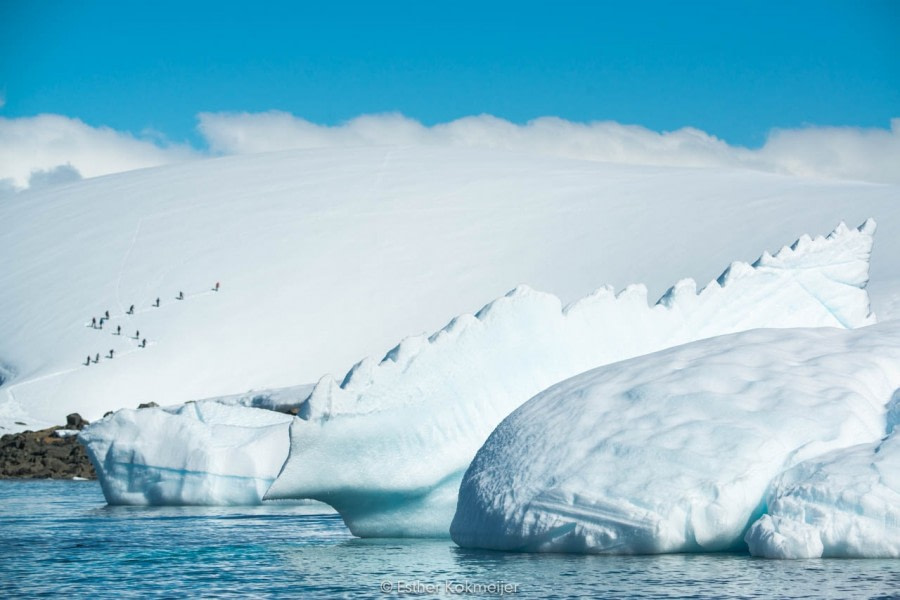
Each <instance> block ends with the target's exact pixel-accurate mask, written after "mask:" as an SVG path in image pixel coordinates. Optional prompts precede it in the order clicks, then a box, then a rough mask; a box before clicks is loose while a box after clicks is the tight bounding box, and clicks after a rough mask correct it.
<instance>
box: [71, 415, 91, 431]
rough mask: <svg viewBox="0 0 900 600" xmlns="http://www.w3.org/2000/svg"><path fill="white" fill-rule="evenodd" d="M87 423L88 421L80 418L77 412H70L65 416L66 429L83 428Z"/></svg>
mask: <svg viewBox="0 0 900 600" xmlns="http://www.w3.org/2000/svg"><path fill="white" fill-rule="evenodd" d="M89 424H90V423H88V422H87V421H85V420H84V419H82V418H81V415H79V414H78V413H72V414H71V415H68V416H67V417H66V428H67V429H84V428H85V427H86V426H87V425H89Z"/></svg>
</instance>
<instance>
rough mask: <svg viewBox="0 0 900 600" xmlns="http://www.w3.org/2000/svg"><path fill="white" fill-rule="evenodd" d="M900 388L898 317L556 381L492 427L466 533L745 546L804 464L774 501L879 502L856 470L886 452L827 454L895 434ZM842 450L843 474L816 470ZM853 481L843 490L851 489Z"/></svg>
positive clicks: (513, 539)
mask: <svg viewBox="0 0 900 600" xmlns="http://www.w3.org/2000/svg"><path fill="white" fill-rule="evenodd" d="M898 386H900V322H898V321H890V322H887V323H883V324H880V325H873V326H871V327H866V328H863V329H860V330H857V331H841V330H836V329H815V330H813V329H796V330H790V331H779V330H758V331H750V332H744V333H739V334H733V335H730V336H723V337H718V338H714V339H710V340H703V341H699V342H695V343H692V344H688V345H685V346H682V347H679V348H673V349H670V350H666V351H663V352H659V353H656V354H652V355H649V356H643V357H640V358H636V359H633V360H630V361H626V362H622V363H618V364H616V365H610V366H607V367H601V368H599V369H595V370H592V371H589V372H587V373H583V374H581V375H579V376H577V377H573V378H572V379H569V380H567V381H564V382H562V383H560V384H558V385H556V386H553V387H552V388H550V389H548V390H546V391H544V392H542V393H541V394H539V395H538V396H536V397H535V398H533V399H532V400H530V401H529V402H527V403H526V404H524V405H523V406H522V407H521V408H519V409H518V410H517V411H515V412H514V413H512V414H511V415H510V416H509V417H508V418H507V419H506V420H504V421H503V423H501V424H500V426H498V427H497V429H496V430H495V431H494V432H493V433H492V434H491V436H490V438H489V439H488V440H487V442H485V444H484V446H483V447H482V448H481V449H480V450H479V451H478V455H477V456H476V457H475V460H474V461H473V462H472V465H471V466H470V468H469V470H468V471H467V472H466V475H465V478H464V480H463V483H462V486H461V487H460V492H459V506H458V508H457V512H456V515H455V517H454V519H453V524H452V526H451V529H450V531H451V535H452V537H453V540H454V541H455V542H456V543H457V544H459V545H461V546H465V547H480V548H494V549H504V550H513V549H514V550H524V551H536V552H586V553H617V554H648V553H663V552H709V551H721V550H740V549H746V545H745V542H744V534H745V533H746V532H747V528H748V527H749V526H750V524H751V523H753V521H755V520H756V519H757V518H759V517H760V516H761V515H762V514H763V513H764V511H765V510H766V502H765V496H766V490H767V488H768V486H769V484H770V483H771V482H772V481H773V480H774V479H775V478H776V477H778V475H779V474H780V473H782V472H783V471H784V470H786V469H790V468H791V467H792V466H795V465H799V466H798V467H797V469H798V471H795V472H793V473H794V474H792V475H788V476H787V479H786V481H785V482H783V483H782V484H779V485H776V498H777V500H776V502H775V503H774V505H773V506H770V509H775V510H778V509H779V507H781V510H784V511H786V513H787V516H793V515H796V514H798V511H797V510H796V508H790V507H789V504H790V501H789V500H788V499H786V498H785V495H786V493H788V492H785V491H781V492H779V491H778V490H781V489H782V488H784V487H785V486H787V488H788V490H793V489H799V488H801V487H802V488H804V489H803V491H802V492H801V493H800V494H799V496H800V503H802V502H803V501H804V500H805V501H807V502H815V501H817V500H821V501H823V502H824V505H823V506H821V508H822V510H823V511H824V513H825V516H824V518H823V521H827V520H829V519H834V518H835V516H836V515H839V514H840V513H842V511H852V510H854V509H855V508H856V507H861V506H865V505H866V503H867V499H866V498H865V489H866V486H867V485H869V484H872V483H874V481H875V480H877V476H873V475H867V474H862V475H857V474H853V473H851V471H853V470H854V469H855V468H856V467H857V466H861V465H862V464H864V463H866V461H867V460H868V464H874V463H875V461H874V460H873V458H872V451H871V450H869V452H868V455H867V458H866V457H864V456H862V455H864V454H866V452H865V451H864V450H859V449H857V450H855V451H854V452H856V453H857V454H858V455H859V456H854V457H853V458H852V460H847V461H844V460H843V458H835V457H844V454H843V453H839V454H832V455H828V456H830V457H832V458H827V457H826V458H823V455H825V454H826V453H828V452H832V451H839V450H842V449H845V448H848V447H850V446H854V445H857V444H868V443H873V442H875V441H877V440H879V439H880V438H882V437H883V436H884V431H885V405H886V404H887V403H888V400H889V399H890V398H891V395H892V393H893V392H894V390H896V389H897V387H898ZM848 456H849V455H848ZM832 460H834V461H835V465H836V466H835V469H834V471H835V472H842V473H845V476H844V477H843V478H842V479H839V480H833V481H832V480H829V479H828V476H826V477H824V478H819V477H818V476H815V473H816V469H817V466H816V465H818V464H823V465H827V464H830V461H832ZM804 461H806V462H804ZM820 461H822V462H820ZM894 464H896V461H894ZM803 465H806V466H803ZM885 466H888V465H885ZM788 473H789V474H790V473H792V472H791V471H789V472H788ZM896 475H897V473H896V471H895V472H894V473H893V476H894V477H896ZM803 479H807V480H809V481H810V483H814V484H820V488H819V492H822V493H818V492H817V491H816V490H814V489H811V487H812V486H810V485H808V484H803V483H802V481H801V480H803ZM854 479H855V481H856V482H857V483H858V485H856V486H855V487H854V488H852V489H851V490H850V494H849V495H848V496H847V497H846V498H844V497H842V496H841V488H840V487H839V486H841V484H842V483H850V482H851V481H853V480H854ZM798 481H799V482H800V485H798V488H793V487H792V486H791V483H792V482H798ZM890 486H891V484H890V482H885V483H884V485H883V489H884V493H880V495H879V496H878V497H877V498H874V499H873V500H872V506H873V508H872V513H873V515H875V516H877V515H890V514H891V512H892V511H891V509H890V506H889V505H887V506H886V504H885V502H888V504H889V500H890V490H888V489H887V488H888V487H890ZM894 494H895V495H894V498H896V491H894ZM843 499H846V500H847V501H848V502H849V504H850V506H844V507H842V506H841V503H842V501H843ZM894 502H896V501H894ZM795 506H796V505H795ZM896 506H897V505H896V504H894V508H893V514H894V515H896ZM841 518H843V517H841ZM763 519H764V521H763V523H762V524H761V525H760V526H759V529H760V530H761V531H759V532H754V531H751V533H750V536H748V537H749V538H750V539H752V540H754V541H753V542H751V546H756V545H757V540H758V541H759V543H758V546H759V547H765V546H767V545H769V544H771V540H773V539H774V538H775V537H776V536H772V535H769V536H768V538H769V539H768V540H766V539H765V538H766V535H767V534H766V531H767V530H769V527H767V525H766V523H767V522H768V520H767V517H763ZM863 519H864V517H862V516H860V520H863ZM847 520H852V517H848V518H847ZM781 522H783V521H781ZM810 525H811V526H812V527H815V526H816V524H815V523H811V524H810ZM857 531H858V532H860V533H862V534H863V535H865V534H866V533H867V531H868V532H869V533H870V532H871V531H872V530H871V529H868V530H865V529H862V528H860V529H858V530H857ZM897 531H898V530H897V529H896V522H895V523H894V525H893V529H889V530H886V531H885V532H883V533H880V534H879V535H887V536H891V535H893V536H894V540H893V544H894V546H893V547H894V548H896V544H897V539H896V535H897ZM791 533H792V534H793V533H795V532H793V531H792V532H791ZM858 541H859V542H860V543H862V542H863V541H864V540H858ZM791 543H792V544H793V543H794V542H791ZM776 544H777V542H776ZM763 553H764V554H765V552H763Z"/></svg>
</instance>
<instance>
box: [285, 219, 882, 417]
mask: <svg viewBox="0 0 900 600" xmlns="http://www.w3.org/2000/svg"><path fill="white" fill-rule="evenodd" d="M876 227H877V225H876V223H875V220H874V219H871V218H870V219H867V220H866V221H865V222H864V223H863V224H862V225H860V226H859V227H857V228H850V227H847V225H846V224H845V223H844V222H841V223H839V224H838V226H837V227H836V228H835V229H834V230H833V231H832V232H831V233H829V234H828V235H827V236H817V237H815V238H812V237H810V236H809V235H807V234H804V235H802V236H800V237H799V238H798V239H797V240H796V241H795V242H794V243H793V244H791V245H790V246H783V247H782V248H781V249H780V250H779V251H778V252H776V253H775V254H774V255H772V254H770V253H769V252H767V251H766V252H763V254H762V255H761V256H760V257H759V258H758V259H757V260H756V261H754V262H753V263H747V262H743V261H736V262H733V263H731V265H729V266H728V267H727V268H726V269H725V270H724V271H723V272H722V274H721V275H719V277H717V278H715V279H713V280H712V281H710V282H709V283H708V284H707V285H706V286H704V287H703V288H701V289H699V290H698V289H697V284H696V281H695V280H694V279H691V278H686V279H682V280H680V281H678V282H677V283H676V284H675V285H673V286H672V287H670V288H669V289H668V290H667V291H666V292H665V293H664V294H663V295H662V296H661V297H660V298H659V300H657V301H656V302H655V303H654V304H653V305H650V304H649V303H648V300H647V294H648V292H647V287H646V286H645V285H643V284H631V285H628V286H626V287H625V288H624V289H622V290H621V291H619V292H618V293H616V292H615V289H614V288H613V287H612V286H608V285H607V286H603V287H601V288H599V289H597V290H596V291H594V292H593V293H591V294H588V295H587V296H585V297H583V298H580V299H578V300H576V301H574V302H572V303H571V304H569V305H567V306H565V307H564V306H563V305H562V301H561V300H560V299H559V298H558V297H557V296H555V295H553V294H550V293H547V292H540V291H536V290H533V289H532V288H530V287H528V286H527V285H519V286H517V287H516V288H514V289H513V290H511V291H510V292H508V293H507V294H506V295H504V296H502V297H500V298H497V299H495V300H493V301H491V302H489V303H488V304H486V305H485V306H484V307H483V308H482V309H481V310H479V311H478V312H476V313H475V314H474V315H471V314H463V315H460V316H458V317H455V318H454V319H452V320H451V321H450V322H449V323H448V324H447V325H446V326H445V327H443V328H442V329H440V330H439V331H437V332H435V333H433V334H432V335H430V336H428V335H426V334H420V335H415V336H410V337H407V338H405V339H403V340H402V341H401V342H400V343H399V344H398V345H397V346H395V347H394V348H392V349H391V350H389V351H388V352H387V353H386V354H385V355H384V357H383V358H381V360H380V361H379V360H377V359H375V358H374V357H367V358H364V359H363V360H361V361H360V362H358V363H357V364H356V365H354V366H353V367H352V368H351V369H350V370H349V371H348V372H347V374H346V375H345V376H344V378H343V380H342V381H341V383H340V384H339V383H338V382H337V380H336V379H335V378H334V377H333V376H331V375H325V376H324V377H322V378H321V379H320V380H319V382H318V383H317V384H316V385H315V387H314V388H313V390H312V392H311V393H310V395H309V396H308V397H307V398H306V400H305V401H304V402H303V403H301V406H300V413H299V416H300V418H302V419H307V420H311V419H316V418H321V419H328V418H330V416H332V413H333V411H334V408H335V406H334V405H335V400H336V399H337V398H338V396H342V395H346V394H348V393H349V394H351V395H353V396H356V397H357V398H359V397H361V396H363V395H365V391H366V389H368V388H369V387H371V386H373V385H377V384H378V382H379V379H380V377H381V376H382V375H383V376H385V377H390V375H389V374H387V372H386V370H392V371H395V372H396V371H397V370H399V371H401V372H402V371H404V370H406V368H407V367H408V366H409V365H410V364H411V363H412V362H413V361H415V360H416V359H417V358H418V357H419V356H420V355H421V354H422V353H423V352H427V351H428V350H429V348H431V347H432V346H434V345H435V344H436V343H439V342H448V341H450V340H452V339H453V338H458V337H459V336H460V335H461V334H462V333H463V332H464V331H465V330H467V329H468V328H469V327H471V326H472V325H474V324H475V323H478V322H480V323H482V324H486V323H487V322H488V317H489V316H494V315H497V314H499V313H503V312H508V310H514V309H507V306H508V305H509V304H510V302H512V301H514V300H515V299H517V298H521V297H525V296H532V297H539V298H541V299H542V300H543V301H545V302H547V303H555V304H556V305H558V306H559V312H560V314H561V315H562V317H563V318H565V317H567V316H569V315H571V314H573V313H577V312H580V311H588V312H590V311H592V310H593V311H598V310H599V311H602V310H604V305H606V306H608V304H606V303H609V302H612V303H614V304H622V303H627V304H628V305H630V306H635V305H636V306H637V307H639V308H638V310H642V311H644V312H645V313H647V314H652V313H654V312H656V311H666V312H669V313H677V312H679V311H685V312H688V311H690V310H691V309H692V308H693V307H694V306H696V303H697V302H698V301H699V300H706V299H708V298H709V297H711V296H715V295H717V294H721V293H727V291H728V290H729V288H731V287H733V285H734V284H735V282H738V281H741V280H744V279H746V278H748V277H751V276H753V275H755V274H756V273H757V272H759V271H764V270H774V269H785V268H790V269H798V268H808V269H812V268H826V267H828V266H831V265H833V263H832V262H831V261H829V260H828V257H827V254H828V252H829V251H830V250H835V251H839V250H846V249H847V248H849V249H851V250H853V251H855V252H856V253H857V254H859V256H860V260H865V262H866V264H865V269H864V271H863V272H861V273H859V275H858V278H857V280H855V281H849V282H840V284H841V285H847V286H848V287H849V286H852V287H855V288H858V289H860V290H864V289H865V287H866V285H867V284H868V258H869V256H870V254H871V251H872V245H873V238H872V236H873V234H874V233H875V230H876ZM817 255H826V256H825V257H824V258H823V259H820V260H818V261H816V260H812V261H810V260H806V261H804V258H807V257H812V258H814V259H815V258H816V257H817ZM796 263H806V264H796ZM795 283H796V284H798V285H799V286H800V287H803V288H804V289H806V288H805V286H803V284H802V282H800V281H796V280H795ZM806 291H807V293H808V294H809V295H810V297H811V298H814V299H815V300H816V301H817V302H818V303H819V304H821V305H822V307H823V308H824V309H825V310H826V311H827V312H828V313H830V314H831V316H832V318H833V319H834V321H835V325H838V326H842V327H845V328H847V327H852V326H860V325H863V324H868V323H871V322H874V315H872V314H871V313H870V312H869V308H868V297H867V296H866V302H867V306H866V313H867V316H866V318H865V320H864V321H863V322H856V323H852V322H849V321H846V319H844V318H843V317H841V316H840V315H838V314H837V313H836V312H835V310H834V309H833V308H831V307H829V305H828V304H827V303H826V302H825V301H824V300H823V299H821V298H819V297H817V296H815V295H814V294H812V293H810V292H809V291H808V290H806ZM498 318H499V317H498Z"/></svg>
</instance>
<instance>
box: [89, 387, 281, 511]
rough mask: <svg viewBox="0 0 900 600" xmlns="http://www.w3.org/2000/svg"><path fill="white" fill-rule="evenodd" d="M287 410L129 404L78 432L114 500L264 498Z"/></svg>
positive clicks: (195, 501)
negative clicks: (135, 407)
mask: <svg viewBox="0 0 900 600" xmlns="http://www.w3.org/2000/svg"><path fill="white" fill-rule="evenodd" d="M290 421H291V417H290V416H289V415H285V414H282V413H278V412H274V411H271V410H261V409H257V408H246V407H242V406H227V405H224V404H220V403H218V402H191V403H188V404H185V405H183V406H181V407H179V408H177V409H172V410H171V411H166V410H163V409H160V408H144V409H140V410H133V409H125V410H120V411H118V412H116V413H115V414H113V415H110V416H108V417H106V418H104V419H102V420H100V421H98V422H96V423H93V424H92V425H91V426H90V427H88V428H87V429H86V430H84V431H82V432H81V433H80V434H79V438H80V441H81V442H82V443H84V445H85V447H86V448H87V452H88V457H90V459H91V462H92V463H93V464H94V468H95V469H96V471H97V476H98V478H99V480H100V485H101V487H102V488H103V495H104V496H105V497H106V501H107V502H108V503H109V504H154V505H161V504H178V505H186V504H210V505H228V504H258V503H260V502H261V501H262V496H263V494H264V493H265V491H266V490H267V489H268V487H269V486H270V485H271V483H272V481H274V479H275V476H276V475H277V474H278V471H279V469H280V468H281V465H282V463H283V462H284V458H285V456H286V455H287V452H288V425H289V423H290Z"/></svg>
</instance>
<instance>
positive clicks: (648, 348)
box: [266, 221, 875, 537]
mask: <svg viewBox="0 0 900 600" xmlns="http://www.w3.org/2000/svg"><path fill="white" fill-rule="evenodd" d="M874 229H875V225H874V222H872V221H867V222H866V223H865V224H863V225H862V226H861V227H860V228H859V229H849V228H847V227H845V226H844V225H843V224H842V225H840V226H839V227H838V228H837V229H836V230H835V231H834V232H832V233H831V234H830V235H829V236H828V237H827V238H825V237H817V238H815V239H812V238H810V237H808V236H803V237H802V238H800V239H799V240H798V241H797V242H796V243H795V244H794V245H793V246H791V247H785V248H783V249H782V250H781V251H780V252H778V253H777V254H775V255H774V256H772V255H770V254H768V253H766V254H763V256H762V257H760V258H759V260H757V261H756V262H755V263H754V264H752V265H751V264H747V263H740V262H738V263H734V264H732V265H731V266H730V267H729V268H728V269H727V270H726V271H725V272H724V273H723V274H722V276H721V277H719V278H718V280H716V281H713V282H711V283H710V284H709V285H707V286H706V287H705V288H703V289H702V290H700V291H699V292H698V291H697V286H696V284H695V283H694V282H693V281H692V280H682V281H680V282H679V283H678V284H676V285H675V286H674V287H672V288H671V289H670V290H669V291H668V292H667V293H666V294H665V295H664V296H663V297H662V298H661V299H660V300H659V301H658V302H657V303H656V304H655V305H653V306H648V304H647V292H646V289H645V288H644V287H643V286H629V287H628V288H626V289H625V290H624V291H622V292H621V293H619V294H618V295H617V294H615V293H614V291H613V290H612V289H611V288H608V287H607V288H602V289H600V290H598V291H597V292H595V293H594V294H592V295H590V296H588V297H586V298H584V299H582V300H579V301H578V302H576V303H574V304H572V305H570V306H568V307H566V308H565V309H563V308H562V306H561V303H560V301H559V299H558V298H556V297H555V296H552V295H550V294H545V293H540V292H535V291H533V290H531V289H528V288H526V287H520V288H517V289H515V290H513V291H512V292H511V293H510V294H508V295H507V296H506V297H503V298H500V299H499V300H496V301H494V302H492V303H491V304H489V305H487V306H486V307H484V308H483V309H482V310H481V311H480V312H478V314H476V315H475V316H471V315H464V316H461V317H458V318H456V319H454V320H453V321H452V322H450V324H449V325H447V327H446V328H444V329H443V330H442V331H440V332H438V333H436V334H435V335H433V336H431V337H428V338H426V337H424V336H422V337H414V338H409V339H407V340H404V341H403V342H402V343H401V344H400V345H399V346H397V347H396V348H394V349H393V350H391V351H390V352H389V353H388V354H387V356H385V357H384V359H382V360H381V361H380V362H379V361H376V360H373V359H366V360H364V361H362V362H361V363H359V364H357V365H356V366H355V367H354V368H353V369H352V370H351V371H350V372H349V373H348V374H347V375H346V377H345V378H344V380H343V381H342V382H341V383H340V384H338V383H337V382H336V381H334V380H333V379H331V378H327V377H326V378H324V379H323V380H321V381H320V382H319V384H318V385H317V386H316V387H315V388H314V390H313V392H312V394H311V395H310V397H309V398H308V399H307V400H306V402H304V403H303V404H302V405H301V407H300V417H301V418H299V419H295V420H294V422H293V423H292V424H291V430H290V435H291V449H290V455H289V457H288V460H287V462H286V463H285V465H284V468H283V469H282V471H281V473H280V475H279V476H278V479H277V480H276V481H275V483H274V484H273V485H272V487H271V488H270V489H269V491H268V492H267V493H266V498H311V499H316V500H321V501H323V502H327V503H328V504H330V505H331V506H333V507H334V508H335V509H337V510H338V511H339V512H340V513H341V515H342V517H343V518H344V521H345V522H346V524H347V525H348V527H349V528H350V530H351V531H352V532H353V533H354V534H355V535H358V536H364V537H369V536H373V537H395V536H443V537H446V536H447V535H448V532H449V527H450V521H451V519H452V518H453V514H454V510H455V508H456V502H457V493H458V491H459V484H460V481H461V480H462V476H463V474H464V472H465V470H466V468H467V467H468V466H469V463H470V462H471V460H472V458H473V456H475V453H476V451H477V450H478V448H479V447H480V446H481V445H482V444H483V443H484V441H485V439H487V437H488V435H489V434H490V433H491V431H492V430H493V429H494V427H495V426H496V425H497V424H498V423H499V422H500V421H501V420H502V419H503V418H504V417H506V416H507V415H508V414H509V413H510V412H511V411H513V410H514V409H516V408H517V407H518V406H519V405H521V404H522V403H523V402H525V401H526V400H527V399H529V398H530V397H532V396H533V395H534V394H537V393H538V392H540V391H541V390H544V389H546V388H547V387H549V386H550V385H553V384H554V383H557V382H559V381H562V380H563V379H566V378H568V377H572V376H574V375H576V374H578V373H582V372H584V371H586V370H588V369H592V368H594V367H597V366H598V365H604V364H608V363H612V362H616V361H619V360H624V359H627V358H630V357H634V356H639V355H643V354H647V353H650V352H654V351H657V350H661V349H663V348H668V347H671V346H675V345H679V344H684V343H686V342H690V341H693V340H696V339H701V338H707V337H711V336H717V335H722V334H726V333H731V332H735V331H742V330H747V329H753V328H759V327H777V328H784V327H800V326H804V327H819V326H826V327H828V326H830V327H841V328H852V327H858V326H862V325H867V324H870V323H872V322H874V317H873V316H872V315H871V314H870V312H869V301H868V297H867V294H866V291H865V289H864V288H865V286H866V283H867V280H868V260H869V255H870V252H871V248H872V233H873V232H874ZM776 337H777V336H776ZM761 352H762V351H761ZM762 353H763V354H764V352H762ZM723 385H725V382H723ZM535 426H537V427H540V421H538V423H536V425H535ZM560 433H561V435H563V438H564V439H565V438H566V437H567V436H565V434H564V433H562V432H560ZM741 526H743V524H742V525H741Z"/></svg>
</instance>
